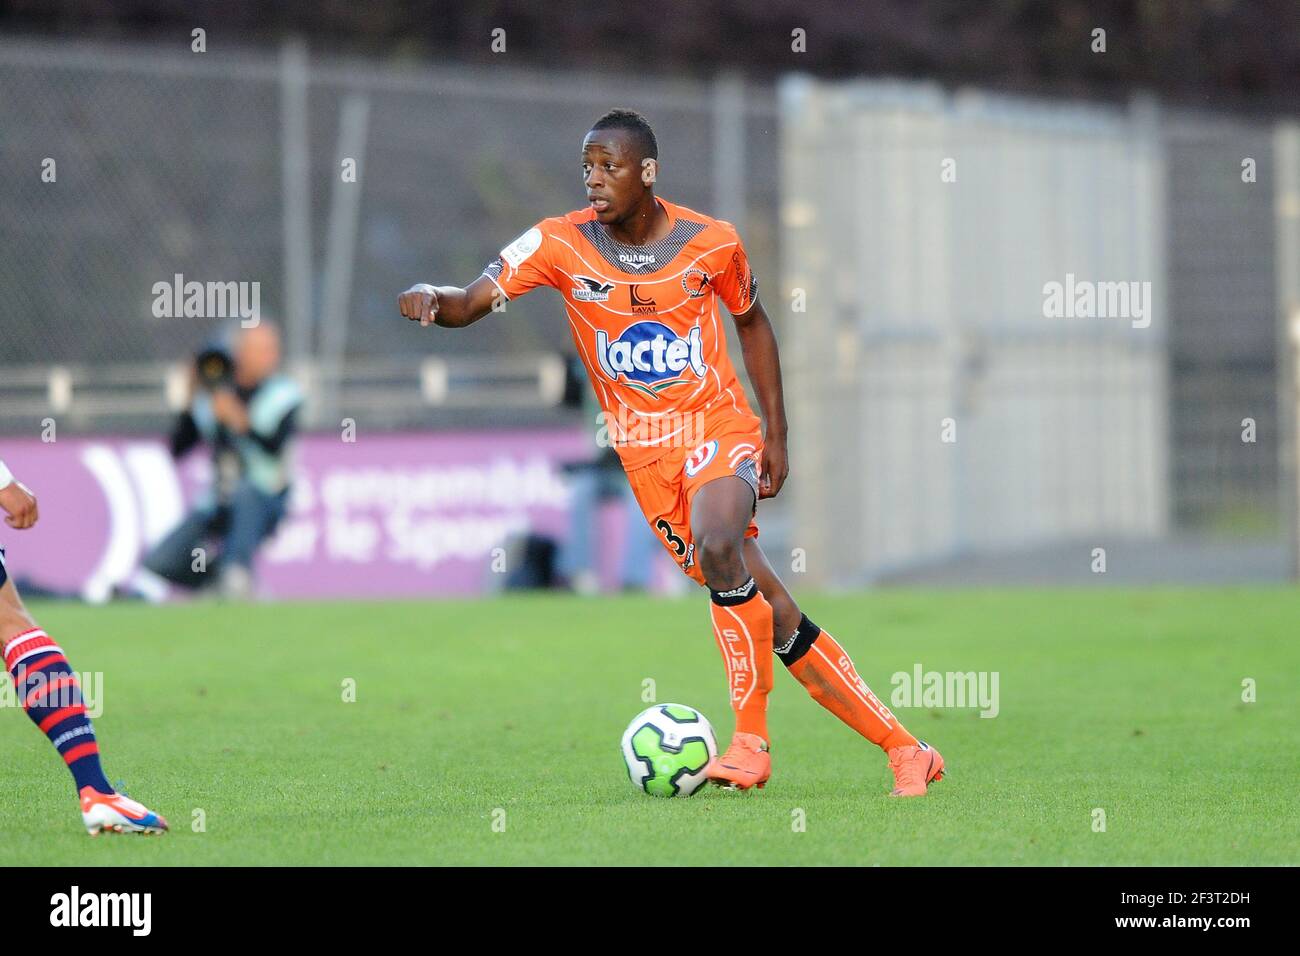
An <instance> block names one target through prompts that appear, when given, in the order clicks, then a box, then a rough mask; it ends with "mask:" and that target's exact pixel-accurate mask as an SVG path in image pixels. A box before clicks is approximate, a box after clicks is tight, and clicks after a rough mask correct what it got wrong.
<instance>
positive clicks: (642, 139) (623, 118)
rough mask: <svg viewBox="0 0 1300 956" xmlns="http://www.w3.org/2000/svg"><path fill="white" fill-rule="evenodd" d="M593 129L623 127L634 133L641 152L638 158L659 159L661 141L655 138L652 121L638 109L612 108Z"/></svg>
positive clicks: (633, 135) (595, 123) (593, 125)
mask: <svg viewBox="0 0 1300 956" xmlns="http://www.w3.org/2000/svg"><path fill="white" fill-rule="evenodd" d="M591 128H592V129H593V130H597V129H622V130H627V131H628V132H629V133H631V134H632V137H633V139H634V140H635V141H636V147H637V150H638V151H639V152H640V153H641V155H640V156H638V157H637V158H638V159H646V158H647V157H648V158H650V159H658V158H659V143H658V141H657V140H656V139H655V131H654V130H652V129H651V128H650V123H649V122H648V121H647V120H646V118H645V117H644V116H642V115H641V114H640V113H638V112H637V111H636V110H624V109H618V110H610V111H609V112H608V113H606V114H605V115H604V116H602V117H601V118H600V119H598V120H596V122H594V123H592V124H591Z"/></svg>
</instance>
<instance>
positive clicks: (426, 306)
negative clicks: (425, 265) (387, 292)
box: [397, 282, 438, 325]
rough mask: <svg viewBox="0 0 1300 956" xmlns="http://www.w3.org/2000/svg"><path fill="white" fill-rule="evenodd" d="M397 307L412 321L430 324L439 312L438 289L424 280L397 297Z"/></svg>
mask: <svg viewBox="0 0 1300 956" xmlns="http://www.w3.org/2000/svg"><path fill="white" fill-rule="evenodd" d="M397 308H398V310H399V311H400V312H401V313H402V315H404V316H406V317H407V318H408V319H410V320H411V321H413V322H414V321H416V320H419V323H420V324H421V325H428V324H429V323H431V322H432V321H433V319H434V316H436V315H437V314H438V290H437V289H435V288H434V287H433V286H431V285H427V284H425V283H423V282H421V283H419V284H418V285H413V286H411V287H410V288H409V289H407V290H406V291H405V292H403V293H402V294H401V295H399V296H398V297H397Z"/></svg>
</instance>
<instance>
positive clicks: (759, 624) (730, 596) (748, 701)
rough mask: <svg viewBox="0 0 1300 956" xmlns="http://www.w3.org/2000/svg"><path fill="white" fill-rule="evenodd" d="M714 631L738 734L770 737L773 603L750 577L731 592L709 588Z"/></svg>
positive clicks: (766, 738) (767, 738) (765, 738)
mask: <svg viewBox="0 0 1300 956" xmlns="http://www.w3.org/2000/svg"><path fill="white" fill-rule="evenodd" d="M709 594H710V595H711V596H712V598H713V603H712V604H710V605H709V609H710V611H711V612H712V614H713V633H714V636H716V637H717V639H718V647H719V648H720V649H721V650H722V660H723V662H724V663H725V664H726V665H727V684H728V686H729V687H730V690H731V709H732V710H734V711H735V712H736V733H738V734H758V736H760V737H762V738H763V739H764V740H770V738H769V737H768V736H767V695H768V693H769V692H770V691H771V690H772V605H770V604H768V603H767V598H765V597H763V595H762V594H761V593H760V592H759V590H758V586H757V585H756V584H755V583H754V579H753V578H750V579H749V580H748V581H746V582H745V583H744V584H742V585H741V586H740V587H738V588H734V589H732V590H730V591H714V590H710V591H709Z"/></svg>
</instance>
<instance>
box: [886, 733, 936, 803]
mask: <svg viewBox="0 0 1300 956" xmlns="http://www.w3.org/2000/svg"><path fill="white" fill-rule="evenodd" d="M889 769H890V770H892V771H894V789H893V790H891V791H890V792H889V795H890V796H891V797H923V796H925V788H926V786H927V785H928V784H929V783H930V782H931V781H934V780H942V779H943V757H941V756H940V755H939V751H937V750H935V749H934V748H933V747H931V746H930V745H929V744H927V743H926V742H925V741H924V740H919V741H917V746H915V747H913V746H911V745H910V744H909V745H907V746H904V747H891V748H890V750H889Z"/></svg>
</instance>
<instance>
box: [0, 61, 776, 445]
mask: <svg viewBox="0 0 1300 956" xmlns="http://www.w3.org/2000/svg"><path fill="white" fill-rule="evenodd" d="M612 106H630V107H632V108H635V109H639V110H641V111H642V112H644V113H646V114H647V116H648V117H649V118H650V120H651V122H652V123H653V125H654V127H655V131H656V135H657V137H658V139H659V143H660V154H661V159H662V162H661V173H660V178H659V189H660V191H661V192H662V193H663V194H664V195H665V196H667V197H668V198H670V199H672V200H674V201H676V202H679V203H682V204H684V205H687V206H691V207H695V208H699V209H700V210H701V211H707V212H710V213H712V214H714V215H718V216H719V217H722V218H730V219H732V220H734V221H736V222H737V224H738V225H739V226H740V227H741V228H742V230H743V233H744V235H745V237H746V240H747V243H748V245H749V247H750V252H751V256H752V258H753V260H754V263H755V268H756V270H758V274H759V276H760V278H761V279H765V280H769V281H771V282H772V283H773V285H775V265H776V242H777V229H776V224H775V214H776V213H775V211H776V207H777V197H776V189H777V185H778V180H777V177H776V176H775V168H776V163H777V160H776V148H777V129H776V122H775V117H776V110H775V105H774V104H773V102H772V99H771V92H770V90H769V89H767V88H762V87H756V86H747V85H746V84H745V83H743V82H742V81H740V80H738V79H735V78H729V77H721V78H719V79H718V80H717V81H715V82H712V83H704V82H699V81H685V80H680V81H674V80H650V79H644V78H640V77H637V78H622V79H620V78H616V77H611V76H595V75H578V74H567V73H563V72H559V71H555V72H547V73H544V74H543V73H538V72H524V71H518V70H515V69H512V68H508V67H502V68H500V69H493V68H489V67H484V66H475V67H464V68H459V67H436V68H435V67H420V68H414V67H404V66H385V65H378V64H376V63H374V62H370V61H349V60H341V59H321V58H314V57H309V56H307V55H306V54H305V53H304V52H303V51H302V50H301V49H299V48H297V47H295V46H293V45H289V46H286V47H285V48H284V49H283V50H282V51H281V52H279V53H274V52H269V53H268V52H260V53H256V52H242V53H233V54H232V53H229V52H216V51H210V52H204V53H194V52H190V51H189V50H188V49H187V48H181V49H180V50H175V49H172V50H164V49H161V48H159V47H157V46H147V47H145V46H138V47H128V46H105V45H89V44H68V43H58V44H55V43H44V42H35V41H24V42H15V41H3V42H0V144H2V145H0V148H2V149H3V153H4V163H5V167H6V169H7V171H8V173H7V175H6V176H4V177H3V178H2V179H0V206H2V207H3V209H4V216H3V219H0V236H3V240H4V248H5V255H4V256H3V257H0V284H2V285H3V287H4V288H5V289H6V291H7V295H6V296H4V297H3V299H0V328H3V342H4V349H3V358H0V365H3V366H4V367H5V368H6V369H7V370H8V371H9V374H8V375H6V376H5V378H6V380H7V381H9V382H12V383H19V382H21V383H23V384H22V385H21V386H19V385H15V386H14V388H15V389H18V388H21V391H20V392H15V391H9V390H7V391H5V393H4V394H3V396H0V397H3V398H4V399H5V400H6V401H0V407H7V408H8V411H9V414H6V415H4V416H3V421H0V427H2V428H4V429H5V430H8V431H14V430H19V431H23V430H29V429H30V428H31V427H32V420H31V416H32V415H33V414H37V413H39V412H40V411H41V410H42V409H46V410H53V411H58V412H59V413H61V414H62V415H63V417H64V420H65V421H66V422H67V423H68V424H69V425H70V426H71V427H73V428H78V427H82V428H91V429H102V428H126V429H136V428H153V427H157V426H158V424H159V423H160V421H161V420H162V416H163V414H164V412H165V406H166V402H165V397H166V390H165V387H164V375H163V366H162V364H161V363H169V362H176V361H178V360H180V359H181V358H182V357H183V356H185V355H187V354H189V353H191V352H192V351H193V350H194V349H195V348H196V347H198V346H199V345H200V344H201V343H202V342H203V341H204V340H205V339H207V338H209V337H210V336H212V335H213V334H216V333H218V332H220V331H222V330H224V329H226V328H228V327H229V326H230V325H231V324H232V323H231V322H230V321H226V322H223V321H221V320H220V319H217V318H213V317H211V316H208V317H189V318H186V317H183V316H178V317H159V316H158V315H157V314H156V312H157V311H158V309H157V307H156V300H157V295H158V293H157V292H156V291H155V286H156V284H157V283H160V282H161V283H164V284H166V285H168V286H173V287H174V286H175V285H177V284H180V282H182V281H183V282H189V281H198V282H202V283H208V282H217V283H249V284H250V287H251V284H252V283H256V284H257V291H258V299H259V306H260V313H261V314H262V315H263V316H270V317H273V318H276V319H278V320H279V321H280V322H281V323H282V324H283V325H284V327H285V331H286V341H287V347H288V352H289V357H290V359H291V361H292V363H293V364H294V366H295V367H296V368H297V369H298V371H299V372H300V374H301V375H302V376H303V377H304V378H305V379H306V381H307V384H308V386H309V388H310V389H311V391H312V393H313V398H314V401H313V402H312V403H311V405H310V406H309V407H310V408H312V409H313V415H314V419H313V420H314V421H316V422H317V423H322V422H324V421H326V420H327V417H326V415H325V410H337V409H338V408H340V407H342V406H344V405H351V406H353V407H355V406H356V405H358V404H362V405H365V407H366V409H367V412H368V414H369V416H370V417H369V423H370V424H372V425H376V426H380V427H383V426H396V425H410V424H432V425H436V424H441V423H445V422H447V421H450V420H455V421H457V422H460V423H465V422H469V423H480V424H488V423H491V422H492V421H493V420H500V419H502V418H503V416H508V418H509V420H510V421H511V422H512V423H515V424H518V423H520V422H521V420H522V421H529V420H536V419H537V416H538V415H544V414H545V411H546V410H545V409H538V408H537V407H536V406H537V402H536V401H528V402H525V403H522V404H521V407H519V408H517V409H514V410H508V411H506V412H504V413H503V412H502V411H501V410H500V409H491V410H487V411H485V412H483V413H481V414H475V413H474V412H473V411H472V410H469V409H466V408H464V407H462V408H459V409H456V410H455V411H454V412H446V411H445V410H439V409H438V408H436V407H432V406H430V405H428V403H426V402H425V401H423V400H422V399H421V392H420V389H419V374H418V373H419V368H418V367H419V363H420V361H421V358H422V356H423V355H424V354H428V353H436V354H438V355H441V356H452V357H455V356H461V355H505V356H508V357H518V356H522V355H536V356H539V357H543V356H548V355H553V354H554V353H557V352H563V351H566V350H568V349H570V348H571V346H570V344H569V333H568V329H567V325H566V323H565V319H564V315H563V310H562V309H560V308H559V307H558V305H557V304H556V302H555V301H553V299H552V298H551V297H550V296H549V295H547V294H546V293H539V294H536V295H534V296H530V297H528V298H525V299H523V300H520V301H518V302H512V303H510V304H509V307H508V310H507V313H506V314H504V315H495V316H492V317H490V321H484V322H481V323H479V324H478V325H476V326H475V327H473V328H470V329H467V330H464V331H461V332H459V333H457V334H447V335H437V336H436V338H434V337H433V336H432V335H430V334H428V333H426V334H425V336H424V337H423V338H421V337H420V335H419V333H418V332H417V330H416V329H414V328H413V327H411V326H410V325H409V324H408V323H405V322H403V321H402V320H401V319H400V318H399V317H398V316H397V314H396V304H395V303H396V296H397V294H398V293H399V292H400V291H402V290H403V289H405V288H407V287H408V286H410V285H411V284H412V283H413V282H417V281H434V282H440V283H443V284H464V283H468V282H469V281H470V280H472V279H473V278H474V277H475V276H476V275H478V273H479V272H480V271H481V270H482V268H483V267H484V265H485V264H486V263H487V262H488V261H489V260H490V259H491V258H492V257H494V256H495V255H496V252H497V251H498V250H499V249H500V248H501V247H502V246H503V245H505V244H506V243H507V242H509V241H510V240H511V239H513V238H514V237H515V236H517V235H518V234H519V233H521V232H522V231H523V230H525V229H526V228H528V227H529V226H531V225H532V224H533V223H535V222H536V221H537V220H539V219H541V218H543V217H545V216H550V215H557V214H560V213H563V212H565V211H567V210H569V209H573V208H576V207H580V206H581V205H583V203H584V201H585V200H584V195H583V189H582V182H581V171H580V143H581V139H582V135H583V133H584V132H585V131H586V130H587V128H588V127H589V126H590V124H591V123H592V121H593V120H595V118H596V117H597V116H599V115H600V114H601V113H603V112H604V111H605V110H607V109H609V108H611V107H612ZM353 169H355V182H351V180H350V178H349V177H350V176H351V175H352V170H353ZM177 276H180V277H183V279H182V280H177V279H176V278H175V277H177ZM172 298H175V299H177V300H178V301H179V297H178V296H173V297H172ZM55 366H57V367H59V369H60V370H61V374H62V375H63V376H64V379H63V380H64V381H66V382H67V383H68V385H69V388H68V389H67V394H66V397H67V398H68V401H67V403H66V404H65V406H64V407H58V402H57V398H58V395H57V393H58V389H56V388H53V387H51V386H50V385H49V382H48V381H45V380H44V379H43V378H42V376H43V375H44V372H43V371H42V370H48V369H50V368H51V367H55ZM108 366H115V367H117V369H118V374H117V377H116V380H115V381H108V380H106V378H105V375H104V372H105V370H106V368H107V367H108ZM128 366H130V367H131V368H132V371H131V373H130V374H126V373H124V372H123V369H126V368H127V367H128ZM376 383H379V384H376ZM151 407H156V408H157V413H156V414H149V409H150V408H151ZM15 414H17V415H18V417H17V418H15ZM521 415H522V416H523V418H522V419H521V418H520V416H521ZM530 416H532V417H531V418H530Z"/></svg>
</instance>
